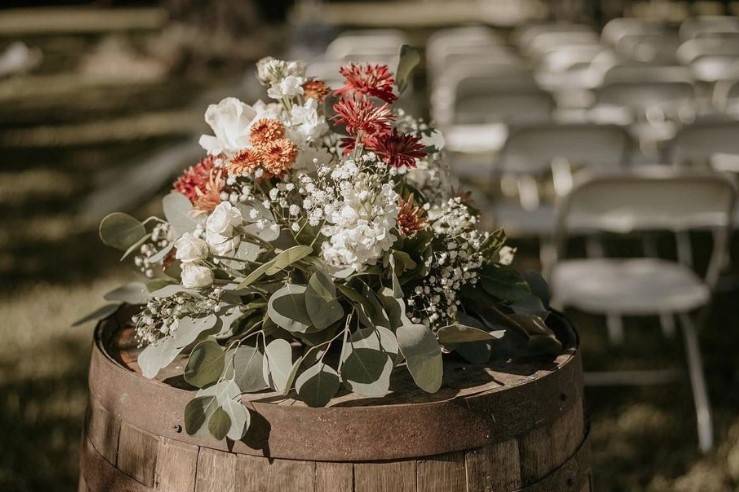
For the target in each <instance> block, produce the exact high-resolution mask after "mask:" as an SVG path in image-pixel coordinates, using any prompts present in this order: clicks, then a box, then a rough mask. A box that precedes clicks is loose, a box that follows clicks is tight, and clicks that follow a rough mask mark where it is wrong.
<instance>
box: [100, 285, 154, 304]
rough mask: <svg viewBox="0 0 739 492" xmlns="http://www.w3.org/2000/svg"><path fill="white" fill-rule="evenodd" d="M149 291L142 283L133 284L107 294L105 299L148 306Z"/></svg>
mask: <svg viewBox="0 0 739 492" xmlns="http://www.w3.org/2000/svg"><path fill="white" fill-rule="evenodd" d="M149 297H150V296H149V291H148V289H147V288H146V285H145V284H143V283H141V282H131V283H128V284H125V285H121V286H120V287H118V288H116V289H113V290H111V291H110V292H107V293H106V294H105V295H104V296H103V299H105V300H106V301H118V302H125V303H128V304H146V302H147V301H148V300H149Z"/></svg>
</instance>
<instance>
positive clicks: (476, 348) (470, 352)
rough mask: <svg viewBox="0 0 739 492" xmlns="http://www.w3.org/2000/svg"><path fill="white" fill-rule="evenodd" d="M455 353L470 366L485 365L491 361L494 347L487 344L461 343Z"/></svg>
mask: <svg viewBox="0 0 739 492" xmlns="http://www.w3.org/2000/svg"><path fill="white" fill-rule="evenodd" d="M454 351H455V352H457V353H458V354H459V355H460V356H461V357H462V358H463V359H464V360H466V361H467V362H469V363H470V364H485V363H486V362H488V361H489V360H490V356H491V355H492V353H493V347H492V345H491V344H490V343H485V342H472V343H460V344H459V345H456V346H455V347H454Z"/></svg>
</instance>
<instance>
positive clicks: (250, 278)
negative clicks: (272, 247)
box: [237, 260, 274, 289]
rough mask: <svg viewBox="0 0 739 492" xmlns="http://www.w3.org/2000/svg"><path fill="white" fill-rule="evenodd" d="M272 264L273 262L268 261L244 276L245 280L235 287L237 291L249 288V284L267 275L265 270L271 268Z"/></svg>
mask: <svg viewBox="0 0 739 492" xmlns="http://www.w3.org/2000/svg"><path fill="white" fill-rule="evenodd" d="M273 263H274V260H270V261H268V262H266V263H264V264H262V265H260V266H259V267H257V268H255V269H254V270H252V272H251V273H250V274H249V275H247V276H246V278H245V279H244V280H243V281H242V282H241V283H240V284H239V286H238V287H237V288H238V289H245V288H247V287H249V286H250V285H251V284H253V283H254V282H256V281H257V280H259V279H260V278H262V276H264V274H265V273H267V270H269V269H270V268H272V264H273Z"/></svg>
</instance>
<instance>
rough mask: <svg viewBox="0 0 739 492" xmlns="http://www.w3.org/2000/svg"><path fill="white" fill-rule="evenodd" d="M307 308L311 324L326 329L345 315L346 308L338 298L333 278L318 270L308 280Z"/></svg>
mask: <svg viewBox="0 0 739 492" xmlns="http://www.w3.org/2000/svg"><path fill="white" fill-rule="evenodd" d="M305 308H306V311H307V313H308V317H309V318H310V320H311V324H312V325H313V326H315V327H316V328H317V329H318V330H324V329H326V328H328V327H329V326H331V325H332V324H334V323H336V322H337V321H339V320H341V319H342V318H343V317H344V308H343V307H341V303H340V302H339V301H338V300H337V299H336V287H335V286H334V283H333V281H332V280H331V278H330V277H329V276H328V275H326V274H325V273H323V272H320V271H316V272H314V273H313V275H311V277H310V279H309V280H308V287H307V289H306V291H305Z"/></svg>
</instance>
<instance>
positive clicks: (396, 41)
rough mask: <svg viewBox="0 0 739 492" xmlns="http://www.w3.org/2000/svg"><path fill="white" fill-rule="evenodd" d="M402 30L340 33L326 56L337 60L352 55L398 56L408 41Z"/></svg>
mask: <svg viewBox="0 0 739 492" xmlns="http://www.w3.org/2000/svg"><path fill="white" fill-rule="evenodd" d="M407 42H408V40H407V38H406V36H405V35H404V34H403V33H402V32H401V31H394V30H386V29H379V30H377V31H375V30H371V29H370V30H366V31H353V32H350V33H345V34H341V35H339V36H338V37H337V38H336V39H334V40H333V41H332V42H331V43H330V44H329V45H328V47H327V48H326V56H327V57H328V58H333V59H337V60H341V59H349V58H351V57H352V56H367V55H370V56H371V55H379V56H396V55H397V54H398V53H399V52H400V47H401V46H402V45H403V44H405V43H407Z"/></svg>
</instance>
